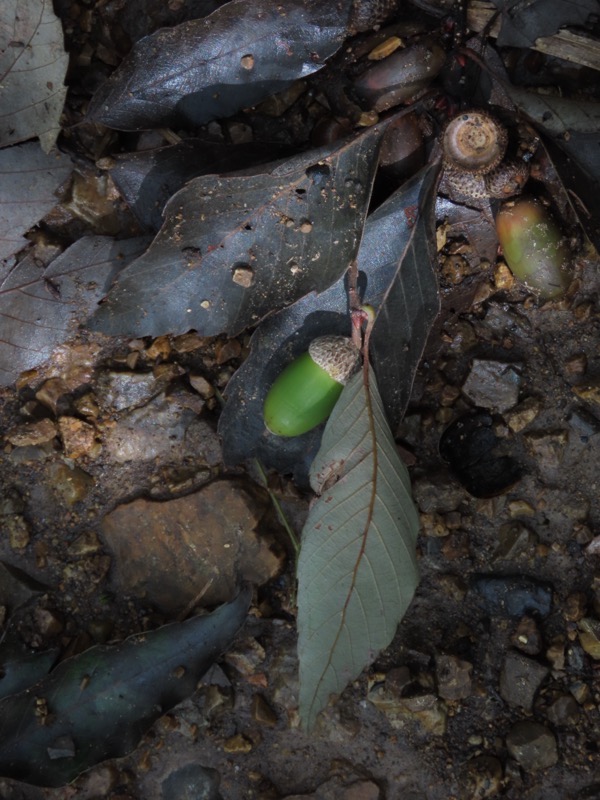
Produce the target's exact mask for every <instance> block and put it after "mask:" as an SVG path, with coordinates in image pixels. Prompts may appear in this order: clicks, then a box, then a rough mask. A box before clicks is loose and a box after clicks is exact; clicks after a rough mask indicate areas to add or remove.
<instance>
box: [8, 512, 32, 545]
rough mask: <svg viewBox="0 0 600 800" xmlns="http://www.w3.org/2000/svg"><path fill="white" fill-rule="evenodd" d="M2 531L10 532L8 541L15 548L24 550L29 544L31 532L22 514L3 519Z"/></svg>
mask: <svg viewBox="0 0 600 800" xmlns="http://www.w3.org/2000/svg"><path fill="white" fill-rule="evenodd" d="M2 527H3V529H4V530H3V531H2V533H3V534H4V535H6V533H8V542H9V544H10V546H11V548H12V549H13V550H24V549H25V548H26V547H27V545H28V544H29V539H30V534H29V528H28V526H27V522H26V521H25V518H24V517H22V516H21V515H20V514H15V515H13V516H9V515H7V516H5V517H4V518H3V520H2Z"/></svg>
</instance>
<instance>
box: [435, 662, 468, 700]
mask: <svg viewBox="0 0 600 800" xmlns="http://www.w3.org/2000/svg"><path fill="white" fill-rule="evenodd" d="M472 671H473V665H472V664H470V663H469V662H468V661H462V660H461V659H460V658H457V657H456V656H446V655H442V656H438V657H437V659H436V677H437V684H438V694H439V695H440V697H443V698H444V700H461V699H463V698H465V697H468V696H469V695H470V694H471V673H472Z"/></svg>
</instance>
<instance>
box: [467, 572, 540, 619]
mask: <svg viewBox="0 0 600 800" xmlns="http://www.w3.org/2000/svg"><path fill="white" fill-rule="evenodd" d="M471 585H472V586H473V588H474V589H475V591H476V592H477V594H479V596H480V597H481V599H482V601H483V604H484V607H485V609H486V611H487V612H488V614H491V615H495V616H502V617H506V616H507V617H523V616H525V615H526V614H528V613H532V612H535V613H536V614H539V616H540V617H542V618H543V617H547V616H548V614H549V613H550V610H551V608H552V588H551V587H550V586H549V585H548V584H546V583H541V582H539V581H536V580H534V579H533V578H527V577H525V576H523V575H512V576H503V577H498V576H495V575H479V576H475V577H474V578H473V579H472V583H471Z"/></svg>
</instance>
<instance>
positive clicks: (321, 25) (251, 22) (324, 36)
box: [89, 0, 350, 130]
mask: <svg viewBox="0 0 600 800" xmlns="http://www.w3.org/2000/svg"><path fill="white" fill-rule="evenodd" d="M349 6H350V0H342V2H338V3H333V2H327V0H325V2H324V1H323V0H284V2H281V3H272V2H270V0H232V2H230V3H227V4H225V5H224V6H221V7H220V8H218V9H217V10H216V11H215V12H213V13H212V14H211V15H210V16H208V17H206V18H204V19H198V20H192V21H190V22H184V23H182V24H181V25H177V26H176V27H174V28H163V29H161V30H159V31H157V32H156V33H154V34H152V35H151V36H147V37H146V38H144V39H142V40H141V41H139V42H138V43H137V44H136V45H135V46H134V48H133V50H132V52H131V53H130V55H129V56H128V57H127V58H126V59H125V61H124V62H123V63H122V64H121V66H120V67H119V68H118V69H117V70H116V71H115V72H114V73H113V75H112V76H111V77H110V78H109V79H108V81H107V82H106V83H105V84H104V85H103V86H101V87H100V89H99V90H98V92H97V93H96V95H95V96H94V98H93V99H92V103H91V105H90V109H89V116H90V118H91V119H92V120H94V121H96V122H101V123H103V124H104V125H108V126H109V127H111V128H118V129H120V130H141V129H144V128H152V127H161V126H169V125H171V126H177V125H186V124H187V125H190V124H191V125H202V124H204V123H206V122H209V121H210V120H211V119H216V118H219V117H228V116H230V115H231V114H234V113H236V112H237V111H240V110H241V109H243V108H247V107H249V106H252V105H255V104H256V103H258V102H259V101H260V100H262V99H264V98H265V97H268V96H269V95H271V94H275V93H276V92H279V91H281V90H282V89H284V88H286V87H287V86H289V85H290V84H291V83H293V81H295V80H297V79H298V78H304V77H305V76H306V75H309V74H310V73H311V72H315V70H318V69H320V68H321V67H322V66H323V64H324V63H325V61H326V60H327V59H328V58H329V57H330V56H332V55H333V54H334V53H335V52H336V50H337V49H338V48H339V47H340V45H341V43H342V42H343V40H344V37H345V36H346V33H347V25H348V16H349Z"/></svg>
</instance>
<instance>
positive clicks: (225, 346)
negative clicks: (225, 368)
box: [215, 339, 242, 366]
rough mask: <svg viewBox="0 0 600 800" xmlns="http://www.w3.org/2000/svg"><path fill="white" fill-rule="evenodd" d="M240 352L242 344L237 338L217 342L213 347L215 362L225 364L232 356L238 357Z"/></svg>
mask: <svg viewBox="0 0 600 800" xmlns="http://www.w3.org/2000/svg"><path fill="white" fill-rule="evenodd" d="M241 352H242V346H241V344H240V343H239V342H238V340H237V339H227V340H226V341H224V342H218V343H217V345H216V347H215V355H216V359H217V364H218V365H219V366H221V364H226V363H227V362H228V361H231V359H233V358H239V356H240V353H241Z"/></svg>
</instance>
